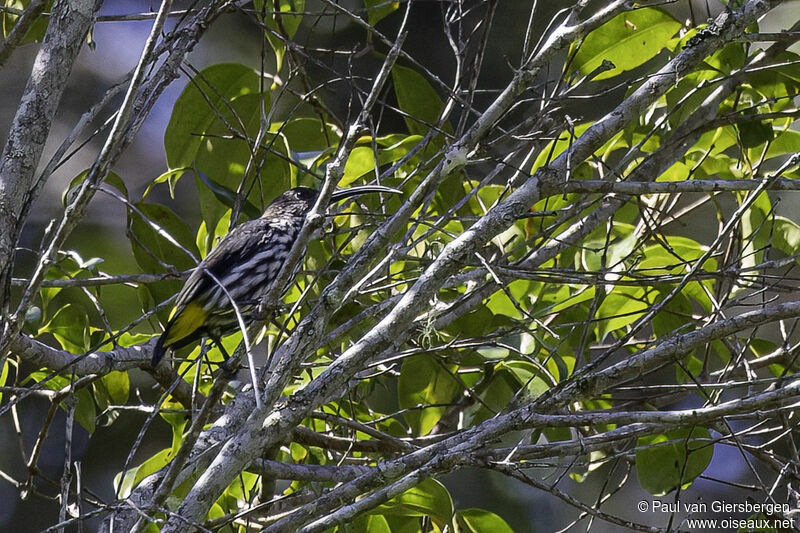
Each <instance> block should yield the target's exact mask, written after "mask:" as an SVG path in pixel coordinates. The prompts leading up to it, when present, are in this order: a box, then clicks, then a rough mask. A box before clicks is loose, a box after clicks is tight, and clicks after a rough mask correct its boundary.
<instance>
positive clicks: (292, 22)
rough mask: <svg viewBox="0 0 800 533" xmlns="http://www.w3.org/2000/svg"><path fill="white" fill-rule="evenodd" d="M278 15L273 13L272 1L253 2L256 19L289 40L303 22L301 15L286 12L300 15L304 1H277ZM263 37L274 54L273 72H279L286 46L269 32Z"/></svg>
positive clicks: (304, 4) (257, 0)
mask: <svg viewBox="0 0 800 533" xmlns="http://www.w3.org/2000/svg"><path fill="white" fill-rule="evenodd" d="M278 4H279V8H278V11H279V12H278V13H275V3H274V1H273V0H270V1H269V2H265V0H254V1H253V7H254V8H255V10H256V13H257V14H258V19H259V20H260V21H262V22H264V24H266V26H267V27H268V28H270V29H271V30H273V31H275V32H277V33H279V34H281V35H283V36H284V37H286V38H289V39H291V38H292V36H294V34H295V32H296V31H297V28H298V26H300V22H301V21H302V20H303V16H302V15H301V14H290V13H286V12H287V11H291V12H295V13H301V12H302V11H304V10H305V6H306V2H305V0H278ZM264 36H265V37H266V38H267V40H268V41H269V44H270V46H272V50H273V51H274V52H275V62H276V67H275V72H280V70H281V66H282V65H283V55H284V53H285V52H286V45H285V44H284V41H283V39H281V38H279V37H277V36H275V35H274V34H273V33H272V32H270V31H265V32H264Z"/></svg>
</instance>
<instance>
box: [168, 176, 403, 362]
mask: <svg viewBox="0 0 800 533" xmlns="http://www.w3.org/2000/svg"><path fill="white" fill-rule="evenodd" d="M370 192H388V193H398V192H400V191H398V190H396V189H391V188H389V187H382V186H380V185H364V186H360V187H351V188H349V189H339V190H336V191H334V192H333V194H332V195H331V203H334V202H338V201H340V200H344V199H345V198H349V197H351V196H356V195H359V194H364V193H370ZM317 196H319V193H318V192H317V191H315V190H314V189H310V188H308V187H295V188H293V189H289V190H288V191H286V192H284V193H283V194H281V195H280V196H278V197H277V198H275V199H274V200H273V201H272V203H270V204H269V205H268V206H267V208H266V210H265V211H264V213H263V214H262V215H261V217H259V218H258V219H256V220H250V221H248V222H245V223H243V224H240V225H239V226H236V227H235V228H234V229H233V230H232V231H231V232H230V233H228V235H226V236H225V237H224V238H223V239H222V241H220V243H219V244H218V245H217V246H216V247H215V248H214V249H213V250H212V251H211V253H209V254H208V255H207V256H206V257H205V259H203V260H202V261H201V262H200V264H199V265H197V268H195V269H194V271H193V272H192V274H191V275H190V276H189V279H187V280H186V283H185V284H184V286H183V288H182V289H181V292H180V293H179V294H178V298H177V300H176V301H175V306H174V307H173V309H172V312H171V313H170V315H169V320H168V322H167V326H166V328H165V329H164V333H162V334H161V337H159V339H158V342H156V346H155V348H154V349H153V365H154V366H155V365H156V364H157V363H158V362H159V361H160V360H161V358H162V357H164V353H165V352H166V351H167V349H173V350H174V349H178V348H182V347H183V346H187V345H189V344H191V343H193V342H196V341H197V340H199V339H200V338H202V337H209V338H211V339H212V340H213V341H214V342H215V343H216V344H217V346H219V347H220V348H222V345H221V343H220V338H221V337H222V336H223V335H227V334H228V333H232V332H234V331H236V330H237V329H239V322H238V320H237V317H236V313H235V312H234V308H233V306H232V305H231V299H233V301H235V302H236V307H237V308H238V310H239V312H240V313H241V314H242V317H243V318H244V319H245V320H247V317H248V315H249V313H250V312H251V311H252V310H253V308H254V307H255V306H256V305H258V298H259V296H260V295H262V294H263V293H264V292H265V291H266V289H267V288H268V287H269V285H270V283H272V282H273V280H274V279H275V277H276V276H277V275H278V272H280V269H281V266H282V265H283V262H284V261H285V260H286V256H287V255H288V254H289V251H290V250H291V248H292V244H293V243H294V241H295V239H297V235H298V234H299V233H300V228H301V227H302V226H303V222H304V221H305V217H306V214H307V213H308V212H309V211H310V210H311V208H312V207H313V206H314V203H315V202H316V200H317ZM223 350H224V349H223ZM223 353H224V351H223Z"/></svg>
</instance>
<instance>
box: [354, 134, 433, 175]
mask: <svg viewBox="0 0 800 533" xmlns="http://www.w3.org/2000/svg"><path fill="white" fill-rule="evenodd" d="M420 139H421V137H420V136H419V135H409V136H407V137H406V136H404V137H403V138H402V139H401V140H399V141H398V142H396V143H394V144H393V145H391V146H389V147H387V148H381V147H378V149H377V152H378V165H377V166H378V167H380V166H383V165H386V164H388V163H394V162H395V161H398V160H399V159H402V158H403V157H404V156H405V155H406V154H407V153H408V152H409V151H410V150H411V149H412V148H413V147H414V146H416V145H417V143H419V141H420ZM367 142H369V140H367ZM375 166H376V165H375V150H373V148H372V146H357V147H355V148H354V149H353V151H352V152H351V153H350V157H348V158H347V163H346V164H345V167H344V176H343V177H342V180H341V181H340V182H339V185H340V186H341V187H346V186H348V185H350V184H351V183H353V182H354V181H356V180H357V179H359V178H360V177H362V176H363V175H365V174H368V173H370V172H372V171H374V170H375Z"/></svg>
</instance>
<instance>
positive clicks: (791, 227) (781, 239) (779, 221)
mask: <svg viewBox="0 0 800 533" xmlns="http://www.w3.org/2000/svg"><path fill="white" fill-rule="evenodd" d="M773 224H774V225H773V227H772V242H773V244H774V245H775V247H776V248H778V250H780V251H781V252H783V253H785V254H786V255H793V254H796V253H798V252H800V225H797V223H795V222H794V221H792V220H789V219H788V218H786V217H782V216H776V217H775V221H774V223H773Z"/></svg>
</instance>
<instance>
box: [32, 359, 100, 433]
mask: <svg viewBox="0 0 800 533" xmlns="http://www.w3.org/2000/svg"><path fill="white" fill-rule="evenodd" d="M48 377H50V373H49V372H44V371H38V372H32V373H31V375H30V379H32V380H33V381H36V382H37V383H39V382H42V383H43V385H44V386H45V387H47V388H48V389H50V390H55V391H60V390H63V389H68V388H69V386H70V378H68V377H67V376H52V377H50V379H47V378H48ZM45 379H47V381H46V382H44V380H45ZM74 396H75V398H76V399H77V403H76V404H75V420H76V421H77V422H78V423H79V424H80V425H81V426H83V427H84V429H86V431H88V432H89V433H93V432H94V429H95V423H96V422H95V418H96V410H95V407H94V400H93V399H92V395H91V394H90V393H89V391H88V390H86V389H80V390H76V391H75V392H74ZM59 407H61V408H62V409H64V410H65V411H66V410H67V404H66V402H60V403H59Z"/></svg>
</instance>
